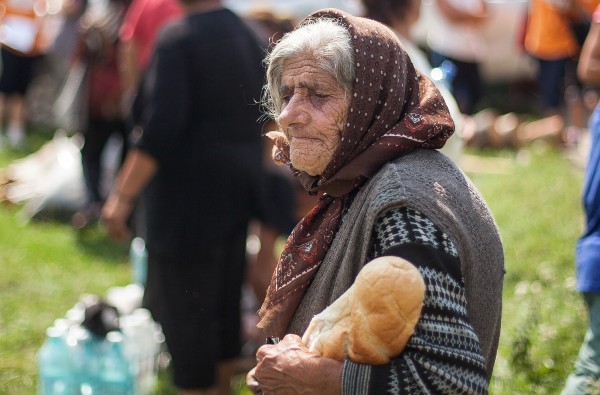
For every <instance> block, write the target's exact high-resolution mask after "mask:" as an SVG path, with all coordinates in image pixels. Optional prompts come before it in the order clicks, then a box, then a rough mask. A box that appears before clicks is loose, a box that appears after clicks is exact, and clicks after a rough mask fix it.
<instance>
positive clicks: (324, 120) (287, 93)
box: [277, 58, 350, 176]
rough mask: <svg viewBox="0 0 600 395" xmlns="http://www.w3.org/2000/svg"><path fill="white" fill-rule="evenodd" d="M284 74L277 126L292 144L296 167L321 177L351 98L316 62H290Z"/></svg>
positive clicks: (333, 149)
mask: <svg viewBox="0 0 600 395" xmlns="http://www.w3.org/2000/svg"><path fill="white" fill-rule="evenodd" d="M283 70H284V71H283V75H282V81H281V92H280V93H281V98H282V110H281V114H280V115H279V117H278V118H277V123H278V124H279V126H280V127H281V130H282V131H283V133H284V134H285V136H286V137H287V139H288V141H289V144H290V159H291V161H292V165H293V166H294V167H295V168H296V169H298V170H302V171H304V172H306V173H308V174H310V175H311V176H318V175H320V174H322V173H323V171H324V170H325V168H326V167H327V164H328V163H329V162H330V161H331V159H332V157H333V154H334V152H335V149H336V148H337V146H338V144H339V142H340V139H341V134H342V128H343V125H344V123H345V122H346V117H347V115H348V107H349V105H350V95H348V94H346V92H345V90H344V88H343V87H342V86H341V85H340V84H339V83H338V82H337V81H336V79H335V78H334V77H333V76H332V75H330V74H329V73H327V72H325V71H323V70H321V69H319V68H318V67H317V66H316V61H315V60H314V59H312V58H292V59H288V60H286V61H285V62H284V63H283Z"/></svg>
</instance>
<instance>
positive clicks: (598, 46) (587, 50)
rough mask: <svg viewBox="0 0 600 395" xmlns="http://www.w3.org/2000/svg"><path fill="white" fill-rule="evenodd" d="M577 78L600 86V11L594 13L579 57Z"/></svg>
mask: <svg viewBox="0 0 600 395" xmlns="http://www.w3.org/2000/svg"><path fill="white" fill-rule="evenodd" d="M577 76H578V77H579V79H580V80H581V82H582V83H584V84H586V85H598V84H600V12H599V11H598V10H596V11H595V12H594V15H593V18H592V25H591V27H590V31H589V32H588V35H587V37H586V39H585V42H584V44H583V47H582V49H581V54H580V55H579V64H578V66H577Z"/></svg>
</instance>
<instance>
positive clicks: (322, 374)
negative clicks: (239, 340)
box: [246, 335, 343, 395]
mask: <svg viewBox="0 0 600 395" xmlns="http://www.w3.org/2000/svg"><path fill="white" fill-rule="evenodd" d="M256 361H257V364H256V367H255V368H254V369H252V370H251V371H250V372H249V373H248V375H247V376H246V385H247V386H248V388H249V389H250V390H251V391H252V392H253V393H255V394H277V395H287V394H289V395H292V394H323V395H326V394H339V393H340V391H341V376H342V366H343V363H342V362H340V361H336V360H334V359H330V358H325V357H321V356H318V355H316V354H313V353H310V352H309V351H308V348H306V346H305V345H304V343H302V339H300V337H299V336H296V335H287V336H286V337H284V338H283V340H282V341H281V342H279V343H278V344H275V345H270V344H268V345H264V346H262V347H261V348H259V349H258V351H257V352H256Z"/></svg>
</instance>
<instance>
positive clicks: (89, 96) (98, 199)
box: [71, 0, 129, 229]
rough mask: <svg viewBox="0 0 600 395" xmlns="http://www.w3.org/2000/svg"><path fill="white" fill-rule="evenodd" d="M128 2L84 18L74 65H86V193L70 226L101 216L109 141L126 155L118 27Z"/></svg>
mask: <svg viewBox="0 0 600 395" xmlns="http://www.w3.org/2000/svg"><path fill="white" fill-rule="evenodd" d="M128 5H129V3H128V0H109V1H107V2H106V3H96V4H93V5H91V6H90V7H89V8H88V9H87V11H86V12H85V13H84V14H83V16H82V17H81V19H80V24H79V25H80V39H79V43H78V48H77V50H76V53H75V60H74V62H76V63H77V62H79V63H80V64H83V65H84V67H86V74H85V79H84V80H83V81H82V84H85V85H86V87H85V89H84V92H85V95H84V97H83V100H84V101H85V106H86V109H85V111H86V114H87V116H86V118H85V122H84V123H83V130H82V132H83V137H84V142H83V146H82V148H81V163H82V167H83V178H84V181H85V189H86V197H87V200H86V204H85V206H84V207H83V209H82V210H79V211H78V212H76V213H75V214H74V215H73V217H72V218H71V223H72V225H73V226H74V227H75V228H76V229H82V228H84V227H85V226H87V225H89V224H91V223H95V222H96V221H97V220H98V219H99V218H100V212H101V210H102V205H103V204H104V200H105V197H106V191H103V190H102V187H103V185H102V181H103V164H102V154H103V152H104V149H105V147H106V146H107V142H108V140H109V138H110V137H111V136H113V135H116V136H118V137H119V138H120V140H121V141H122V149H121V160H120V161H119V164H120V163H121V162H122V158H124V156H125V154H126V153H127V146H128V142H127V132H126V128H125V120H124V118H123V113H122V111H121V95H122V91H123V87H122V83H121V78H120V75H119V63H118V62H119V59H118V48H119V35H118V32H119V27H120V26H121V22H122V20H123V16H124V15H125V11H126V10H127V7H128Z"/></svg>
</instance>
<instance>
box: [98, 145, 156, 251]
mask: <svg viewBox="0 0 600 395" xmlns="http://www.w3.org/2000/svg"><path fill="white" fill-rule="evenodd" d="M157 169H158V163H157V162H156V160H155V159H154V158H152V157H151V156H150V155H148V154H147V153H145V152H143V151H140V150H138V149H132V150H131V151H130V152H129V153H128V154H127V157H126V158H125V162H124V163H123V166H122V167H121V170H120V171H119V173H118V174H117V177H116V180H115V183H114V186H113V189H112V191H111V193H110V195H109V196H108V198H107V199H106V203H105V204H104V207H103V208H102V220H103V223H104V226H105V229H106V232H107V233H108V235H109V236H110V237H111V238H112V239H113V240H115V241H119V242H123V241H128V240H129V239H130V238H131V231H130V230H129V227H128V226H127V220H128V219H129V216H130V215H131V211H132V210H133V208H134V206H135V202H136V200H137V199H138V197H139V195H140V194H141V192H142V190H143V189H144V187H145V186H146V184H148V182H149V181H150V180H151V179H152V177H153V176H154V174H155V173H156V171H157Z"/></svg>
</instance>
